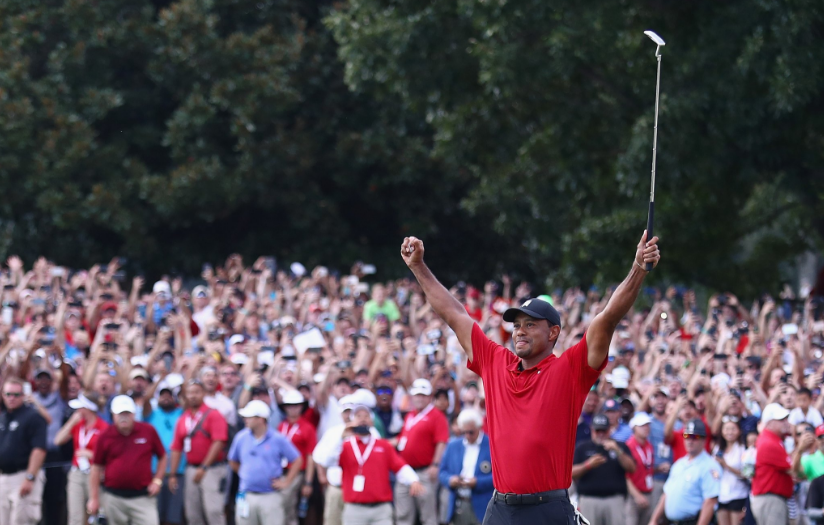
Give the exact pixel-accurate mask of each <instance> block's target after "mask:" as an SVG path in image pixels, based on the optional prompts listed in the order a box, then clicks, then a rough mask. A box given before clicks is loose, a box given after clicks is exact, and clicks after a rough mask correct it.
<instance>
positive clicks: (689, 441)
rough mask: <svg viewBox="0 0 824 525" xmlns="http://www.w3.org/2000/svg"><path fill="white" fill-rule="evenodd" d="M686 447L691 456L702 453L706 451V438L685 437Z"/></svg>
mask: <svg viewBox="0 0 824 525" xmlns="http://www.w3.org/2000/svg"><path fill="white" fill-rule="evenodd" d="M684 447H685V448H686V449H687V453H688V454H690V455H691V456H694V455H696V454H699V453H701V451H702V450H703V449H704V438H702V437H698V436H684Z"/></svg>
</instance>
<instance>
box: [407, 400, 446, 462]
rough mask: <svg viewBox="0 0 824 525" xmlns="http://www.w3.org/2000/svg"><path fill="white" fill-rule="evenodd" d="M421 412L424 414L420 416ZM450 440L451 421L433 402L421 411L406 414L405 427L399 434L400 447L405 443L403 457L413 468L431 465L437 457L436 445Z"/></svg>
mask: <svg viewBox="0 0 824 525" xmlns="http://www.w3.org/2000/svg"><path fill="white" fill-rule="evenodd" d="M424 412H425V414H424ZM419 414H423V415H422V416H421V417H420V418H418V415H419ZM416 419H417V422H416ZM448 441H449V422H448V421H447V420H446V416H445V415H443V412H441V411H440V410H438V409H436V408H435V406H434V405H431V404H430V405H429V406H427V407H426V408H424V409H423V410H422V411H420V412H418V411H412V412H410V413H408V414H406V419H405V420H404V423H403V429H401V433H400V434H399V435H398V447H399V448H400V443H402V442H403V443H404V446H403V450H401V451H400V453H401V458H403V460H404V461H405V462H406V463H407V464H408V465H409V466H411V467H412V468H413V469H421V468H426V467H428V466H430V465H431V464H432V460H433V459H435V447H437V446H438V444H439V443H446V442H448Z"/></svg>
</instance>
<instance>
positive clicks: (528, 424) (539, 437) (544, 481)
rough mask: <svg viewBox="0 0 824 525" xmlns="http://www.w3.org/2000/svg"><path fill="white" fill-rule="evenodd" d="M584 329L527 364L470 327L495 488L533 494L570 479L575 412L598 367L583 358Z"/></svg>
mask: <svg viewBox="0 0 824 525" xmlns="http://www.w3.org/2000/svg"><path fill="white" fill-rule="evenodd" d="M586 341H587V339H586V335H585V336H584V337H583V339H581V341H580V342H579V343H578V344H576V345H575V346H573V347H571V348H569V349H568V350H566V351H565V352H564V353H563V354H562V355H561V357H555V356H554V355H550V356H549V357H547V358H546V359H544V360H543V361H541V362H540V363H538V365H537V366H535V367H532V368H530V369H529V370H524V371H521V370H519V365H520V364H521V360H520V358H518V357H517V356H516V355H515V354H513V353H512V352H510V351H509V350H508V349H507V348H505V347H503V346H501V345H499V344H496V343H494V342H492V341H491V340H489V338H487V337H486V335H484V333H483V331H482V330H481V329H480V327H479V326H478V325H477V324H475V325H474V326H473V328H472V354H473V360H472V361H469V362H467V367H468V368H469V369H470V370H472V371H473V372H475V373H477V374H478V375H480V376H481V378H483V381H484V389H485V391H486V415H487V428H488V429H489V442H490V446H491V451H492V479H493V483H494V485H495V488H496V489H498V491H499V492H514V493H516V494H532V493H535V492H543V491H547V490H555V489H565V488H568V487H569V486H570V485H571V484H572V455H573V452H574V450H575V433H576V429H577V427H578V417H579V416H580V415H581V408H583V406H584V400H585V399H586V397H587V393H588V392H589V389H590V388H591V387H592V385H594V384H595V381H596V380H597V379H598V376H599V375H600V373H601V370H603V369H604V367H605V366H606V364H607V359H606V357H605V358H604V362H603V363H601V366H600V367H599V368H598V369H597V370H596V369H594V368H592V367H590V366H589V364H588V363H587V342H586Z"/></svg>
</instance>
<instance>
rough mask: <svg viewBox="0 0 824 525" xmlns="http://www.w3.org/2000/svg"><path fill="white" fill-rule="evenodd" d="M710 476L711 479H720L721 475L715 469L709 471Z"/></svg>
mask: <svg viewBox="0 0 824 525" xmlns="http://www.w3.org/2000/svg"><path fill="white" fill-rule="evenodd" d="M710 474H712V479H721V474H719V473H718V471H717V470H715V469H712V470H710Z"/></svg>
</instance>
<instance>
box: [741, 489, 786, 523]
mask: <svg viewBox="0 0 824 525" xmlns="http://www.w3.org/2000/svg"><path fill="white" fill-rule="evenodd" d="M750 505H752V515H753V517H754V518H755V522H756V523H757V524H758V525H786V524H787V523H789V522H790V510H789V509H788V508H787V500H786V499H784V498H782V497H781V496H776V495H775V494H762V495H760V496H750Z"/></svg>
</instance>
